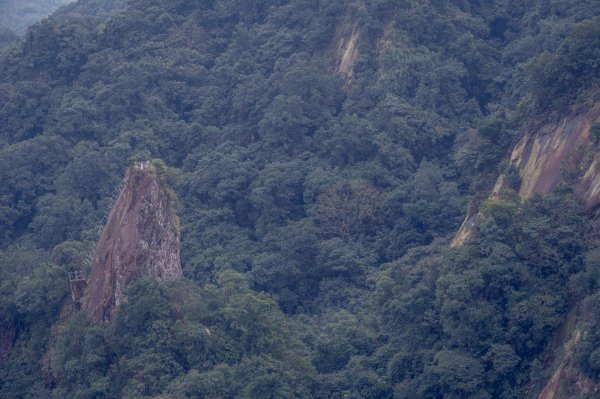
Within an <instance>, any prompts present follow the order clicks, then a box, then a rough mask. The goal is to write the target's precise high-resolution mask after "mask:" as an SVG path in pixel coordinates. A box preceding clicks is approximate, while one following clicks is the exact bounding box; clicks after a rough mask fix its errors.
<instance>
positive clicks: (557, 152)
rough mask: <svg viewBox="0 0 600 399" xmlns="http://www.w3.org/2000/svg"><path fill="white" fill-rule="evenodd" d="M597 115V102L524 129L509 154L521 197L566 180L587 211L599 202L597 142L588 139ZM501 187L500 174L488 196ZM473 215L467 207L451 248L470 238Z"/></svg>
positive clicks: (599, 112)
mask: <svg viewBox="0 0 600 399" xmlns="http://www.w3.org/2000/svg"><path fill="white" fill-rule="evenodd" d="M599 117H600V104H597V105H596V106H595V107H593V108H592V109H591V110H589V111H587V112H581V113H575V114H572V115H569V116H567V117H566V118H563V119H562V120H560V121H557V122H552V123H547V124H545V125H543V126H542V127H541V128H539V129H537V130H536V131H533V132H525V134H524V135H523V136H522V138H521V140H519V142H518V143H517V144H516V145H515V147H514V149H513V151H512V154H511V157H510V162H511V163H512V164H513V165H514V166H516V167H517V169H518V171H519V175H520V176H521V187H520V189H519V195H520V196H521V198H523V199H527V198H529V197H531V196H532V195H533V194H535V193H542V194H545V193H548V192H550V191H551V190H552V189H554V188H555V187H556V186H557V185H558V184H559V183H561V182H568V183H569V184H572V185H573V188H574V190H575V193H576V195H577V196H578V197H579V199H581V201H582V202H583V203H584V205H585V207H586V209H587V210H588V211H589V210H592V209H593V208H594V207H596V206H597V205H598V204H600V153H599V151H598V148H597V147H598V145H594V144H592V142H591V141H590V139H589V133H590V125H591V123H592V122H594V121H595V120H596V119H598V118H599ZM503 186H504V176H500V177H499V178H498V181H497V182H496V186H495V187H494V190H493V192H492V193H491V195H490V196H491V197H494V196H498V194H499V192H500V191H502V187H503ZM477 215H478V213H477V212H474V211H473V210H472V209H470V211H469V212H468V214H467V216H466V218H465V220H464V222H463V224H462V226H461V227H460V229H459V231H458V233H457V234H456V236H455V237H454V239H453V241H452V244H451V245H452V246H453V247H456V246H460V245H462V244H464V243H465V242H466V241H468V240H469V239H471V238H472V236H473V228H474V224H475V219H476V218H477Z"/></svg>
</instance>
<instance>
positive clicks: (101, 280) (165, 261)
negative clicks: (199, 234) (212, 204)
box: [85, 163, 181, 321]
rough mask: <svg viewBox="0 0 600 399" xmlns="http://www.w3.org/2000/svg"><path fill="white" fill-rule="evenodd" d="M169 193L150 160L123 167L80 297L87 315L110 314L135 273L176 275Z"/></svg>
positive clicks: (166, 277)
mask: <svg viewBox="0 0 600 399" xmlns="http://www.w3.org/2000/svg"><path fill="white" fill-rule="evenodd" d="M171 197H172V195H170V193H169V190H168V189H166V188H165V187H164V186H163V184H162V183H161V181H160V179H159V177H158V175H157V172H156V170H155V168H154V167H153V166H151V165H149V164H148V163H145V164H143V165H142V164H139V165H137V166H135V167H132V168H129V170H128V172H127V176H126V178H125V184H124V186H123V189H122V190H121V192H120V194H119V196H118V198H117V200H116V201H115V204H114V205H113V208H112V210H111V211H110V214H109V216H108V220H107V222H106V225H105V226H104V229H103V231H102V234H101V236H100V239H99V241H98V244H97V246H96V251H95V256H94V261H93V263H92V271H91V275H90V277H89V279H88V290H87V301H86V303H85V307H86V309H87V311H88V312H89V314H90V316H91V318H92V319H94V320H97V321H100V320H110V319H111V317H112V314H113V312H114V310H115V308H116V307H117V306H118V305H119V304H121V303H122V302H124V301H126V291H127V288H128V287H129V285H130V284H131V283H133V282H134V281H135V280H137V279H139V278H141V277H154V278H157V279H160V280H170V279H177V278H179V277H181V266H180V261H179V230H178V221H177V217H176V216H175V214H174V212H173V209H172V204H171V202H172V200H171Z"/></svg>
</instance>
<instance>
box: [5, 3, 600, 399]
mask: <svg viewBox="0 0 600 399" xmlns="http://www.w3.org/2000/svg"><path fill="white" fill-rule="evenodd" d="M599 18H600V2H598V1H593V0H570V1H566V0H532V1H528V2H523V1H516V0H496V1H490V2H479V1H475V0H471V1H468V0H462V1H461V0H457V1H451V2H449V1H438V0H430V1H411V0H401V1H392V0H371V1H363V0H347V1H324V0H271V1H267V0H245V1H244V0H201V1H199V0H196V1H191V0H128V1H125V0H122V1H121V0H111V1H101V0H80V1H78V2H76V3H73V4H70V5H69V6H67V7H65V8H63V9H61V10H60V11H59V12H58V13H56V14H54V15H53V16H51V17H50V18H48V19H45V20H43V21H41V22H39V23H38V24H36V25H35V26H33V27H31V28H30V29H29V30H28V31H27V33H26V34H25V36H24V38H23V40H22V41H21V42H20V43H19V44H18V45H16V46H14V47H12V48H10V49H9V50H7V51H6V52H5V53H3V54H2V56H1V57H0V183H1V184H0V225H1V226H2V228H1V229H0V364H1V367H0V397H3V398H51V397H57V398H59V397H65V398H121V397H123V398H142V397H148V398H197V397H206V398H290V397H297V398H533V397H537V395H538V394H539V393H540V391H541V390H542V388H543V387H544V385H545V384H546V383H547V381H548V379H549V378H550V376H551V374H552V373H553V372H554V368H553V364H552V362H553V359H554V354H555V353H556V352H557V351H558V350H559V348H558V344H557V336H558V335H560V334H559V332H560V328H561V326H563V325H565V323H566V321H567V319H568V315H569V314H570V312H572V311H573V309H575V308H577V307H579V306H581V307H583V308H584V309H585V310H586V311H585V314H586V317H585V320H584V322H582V325H581V326H580V328H581V331H582V335H581V339H580V341H579V342H578V343H577V345H576V346H575V348H574V355H573V357H574V359H575V360H574V361H575V363H576V365H577V370H578V373H580V375H581V378H582V379H585V380H586V381H588V382H590V383H591V384H596V383H599V382H600V350H599V349H597V348H598V344H599V343H600V313H599V311H598V309H599V307H598V304H600V290H599V284H600V274H599V270H600V269H599V268H600V249H599V247H598V240H599V239H600V237H599V234H598V231H599V227H600V223H599V222H598V210H597V209H595V210H594V209H592V210H591V211H587V212H586V211H585V210H584V207H583V205H582V204H581V202H580V201H579V200H578V199H577V197H576V196H575V195H574V193H573V188H572V186H570V185H569V184H568V181H567V182H566V183H567V184H563V185H560V186H559V187H558V188H557V189H555V190H554V191H552V192H551V193H549V194H546V195H535V196H533V197H532V198H530V199H527V200H523V199H521V198H520V197H519V196H518V194H517V192H518V191H519V185H520V177H519V174H518V173H517V171H516V170H515V168H514V166H512V165H511V164H509V163H508V162H507V157H508V154H509V152H510V151H511V145H514V143H515V142H516V141H517V140H518V139H519V136H520V134H522V132H523V131H524V130H526V129H530V128H531V129H533V128H534V127H535V126H539V125H540V124H543V123H544V122H546V121H550V120H556V119H557V118H561V117H564V116H565V115H568V114H570V113H573V112H581V111H582V110H588V109H591V108H592V107H593V106H594V105H595V104H597V103H598V100H599V93H600V91H599V89H600V67H599V65H600V19H599ZM1 34H2V32H1V31H0V35H1ZM351 36H352V37H355V39H354V40H355V46H356V48H355V51H347V52H346V53H344V51H338V50H339V48H340V43H341V44H342V46H341V48H342V50H343V49H344V44H345V43H348V42H349V41H352V40H350V38H351ZM0 40H1V37H0ZM353 43H354V42H353ZM346 54H348V57H349V58H346V57H345V56H346ZM342 55H343V56H344V58H345V60H344V61H345V62H346V63H345V64H344V65H345V67H344V68H346V69H344V68H340V63H341V62H342V59H341V56H342ZM348 66H349V68H351V69H350V70H351V73H349V72H348V69H347V67H348ZM342 69H344V71H343V72H344V73H340V71H342ZM598 137H600V121H598V122H594V123H592V126H591V129H590V138H591V140H592V143H593V144H592V145H593V146H595V147H593V148H592V151H598V145H599V144H598V143H599V141H600V140H599V139H598ZM153 158H160V159H162V160H163V161H164V162H165V163H166V164H167V165H169V166H170V167H173V168H175V169H176V174H177V176H176V178H173V180H172V181H171V183H172V184H173V185H174V187H173V189H174V190H175V192H176V193H177V197H178V200H177V210H176V211H177V214H178V217H179V219H180V221H181V228H182V229H181V266H182V270H183V275H184V279H182V280H180V281H169V282H156V281H154V280H151V279H142V280H140V281H138V282H137V283H136V284H135V285H134V286H133V287H131V289H130V290H129V300H128V302H127V303H125V304H123V305H121V306H120V308H119V310H118V312H117V313H116V316H115V318H114V320H113V321H112V322H111V323H102V322H100V323H96V322H92V321H91V320H90V319H89V317H88V316H87V314H86V313H85V312H83V311H74V310H73V309H72V306H71V303H70V301H71V298H70V293H69V285H68V281H69V277H68V273H69V272H70V271H76V270H79V269H80V268H81V267H82V264H83V260H84V259H85V258H86V256H88V254H89V252H90V251H91V250H92V248H93V247H94V245H95V244H96V240H97V238H98V233H97V232H98V227H99V225H100V224H101V223H102V220H103V215H104V214H105V212H106V209H107V208H108V207H110V206H111V204H112V198H113V195H114V189H115V187H118V185H119V183H120V182H121V180H122V178H123V175H124V173H125V170H126V168H127V166H128V165H129V164H130V163H131V162H133V161H136V160H147V159H153ZM173 173H175V172H173ZM501 173H504V175H505V176H506V181H507V187H506V189H505V190H504V191H503V192H502V194H501V195H500V196H499V197H498V198H490V199H487V200H486V198H487V196H488V194H489V192H490V190H491V188H492V186H493V184H494V181H495V179H496V177H497V176H498V175H499V174H501ZM574 173H575V172H574ZM175 182H177V183H175ZM475 202H476V203H478V204H479V210H480V211H481V216H480V220H479V221H478V223H477V226H476V233H475V236H474V238H473V239H472V240H470V241H468V242H466V243H465V244H464V245H462V246H460V247H457V248H450V246H449V243H450V240H451V239H452V237H453V236H454V234H455V233H456V231H457V230H458V228H459V226H460V225H461V222H462V221H463V218H464V217H465V214H466V212H467V208H468V207H469V203H475ZM594 394H595V393H590V395H594ZM590 397H593V396H590Z"/></svg>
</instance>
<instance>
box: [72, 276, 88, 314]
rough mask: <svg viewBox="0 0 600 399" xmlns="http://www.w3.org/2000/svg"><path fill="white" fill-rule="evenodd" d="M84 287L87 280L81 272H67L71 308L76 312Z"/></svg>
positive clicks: (79, 305)
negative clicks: (71, 301) (71, 302)
mask: <svg viewBox="0 0 600 399" xmlns="http://www.w3.org/2000/svg"><path fill="white" fill-rule="evenodd" d="M86 287H87V280H86V278H85V273H84V272H83V270H76V271H73V272H69V288H70V289H71V299H72V300H73V306H74V307H75V309H76V310H79V308H80V307H81V298H83V294H84V293H85V289H86Z"/></svg>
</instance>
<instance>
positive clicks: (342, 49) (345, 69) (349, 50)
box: [337, 27, 360, 79]
mask: <svg viewBox="0 0 600 399" xmlns="http://www.w3.org/2000/svg"><path fill="white" fill-rule="evenodd" d="M359 37H360V35H359V31H358V29H357V28H356V27H355V28H353V29H352V33H351V34H350V36H349V37H342V38H340V40H339V42H338V45H337V53H338V56H339V60H340V61H339V66H338V73H340V74H342V75H343V76H344V77H346V78H347V79H352V75H354V62H355V61H356V58H357V57H358V47H357V45H358V39H359Z"/></svg>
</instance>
